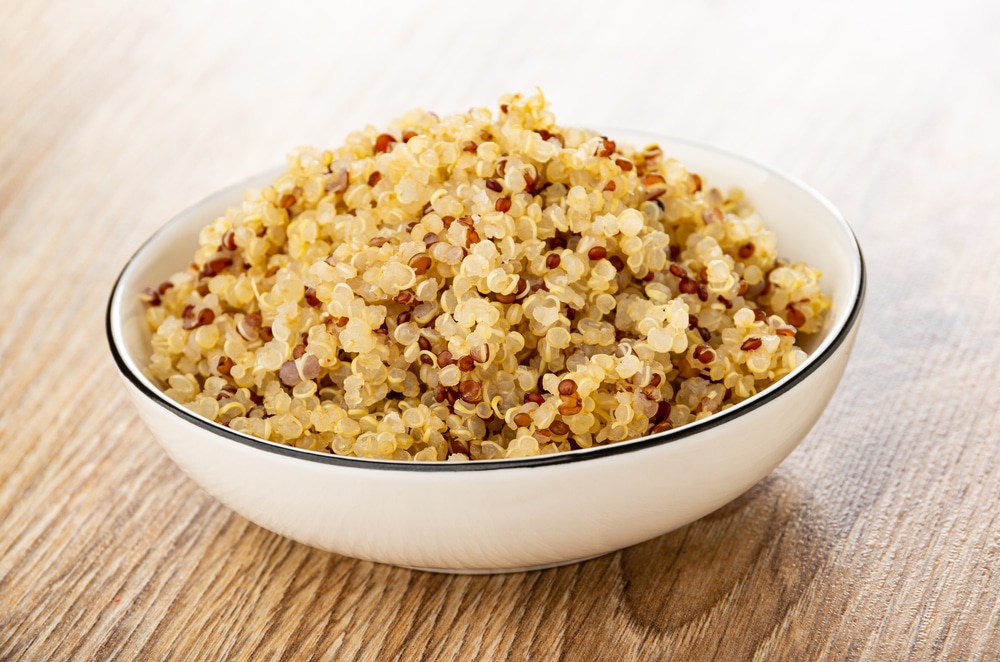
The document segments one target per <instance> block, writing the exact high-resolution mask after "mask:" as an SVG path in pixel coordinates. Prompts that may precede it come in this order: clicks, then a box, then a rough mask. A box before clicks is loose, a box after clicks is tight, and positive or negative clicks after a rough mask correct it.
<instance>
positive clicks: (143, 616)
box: [0, 0, 1000, 660]
mask: <svg viewBox="0 0 1000 662" xmlns="http://www.w3.org/2000/svg"><path fill="white" fill-rule="evenodd" d="M370 4H371V5H372V6H371V7H368V8H361V7H352V8H350V9H348V8H346V7H334V6H328V5H330V3H318V2H317V3H314V4H307V3H294V4H283V5H280V6H279V5H277V4H273V5H271V6H264V5H263V4H260V6H257V5H254V6H252V7H251V6H245V5H244V4H236V3H234V4H232V5H227V4H223V3H213V4H211V5H210V6H207V7H206V6H202V4H201V3H196V2H191V1H188V0H181V1H179V2H171V3H167V2H162V1H154V2H148V3H127V2H124V1H121V0H93V1H92V2H89V3H72V2H67V1H64V0H56V1H53V2H21V3H15V2H13V1H11V0H0V269H2V271H0V311H2V314H0V376H2V382H3V388H2V389H0V660H50V659H101V660H106V659H143V660H146V659H185V660H186V659H227V660H236V659H264V660H293V659H294V660H301V659H336V660H346V659H360V660H416V659H456V658H457V659H500V660H526V659H531V660H548V659H561V660H593V659H597V660H619V659H685V660H688V659H735V660H749V659H759V660H765V659H766V660H775V659H789V660H802V659H828V660H843V659H850V660H886V659H920V660H923V659H958V660H965V659H981V660H993V659H998V658H1000V605H998V597H1000V570H998V567H1000V522H998V517H997V511H998V504H1000V467H998V462H997V460H998V457H997V455H998V444H1000V413H998V412H1000V384H998V381H997V377H996V374H997V372H996V366H997V365H1000V343H998V342H997V338H998V337H1000V333H998V332H1000V295H998V294H997V284H998V283H1000V186H997V182H998V181H1000V159H997V157H996V155H997V154H998V153H1000V122H997V121H996V109H997V108H1000V41H998V40H997V39H996V38H995V35H996V31H997V29H998V28H1000V9H998V6H997V5H996V4H995V3H990V2H987V1H986V0H969V1H968V2H957V3H956V2H950V3H947V4H944V3H933V2H928V3H919V4H917V5H916V6H914V5H913V4H912V3H903V2H900V1H898V0H896V1H890V2H882V3H877V4H873V3H856V4H843V3H837V4H836V5H833V4H828V5H824V6H817V7H810V6H804V5H803V4H802V3H790V2H789V3H781V2H766V3H763V4H760V3H755V4H754V5H753V6H752V7H749V6H747V7H745V6H743V4H741V3H735V2H717V3H711V4H709V5H704V6H703V5H694V4H686V5H678V6H666V3H664V5H665V6H663V7H653V6H644V7H632V6H626V5H622V7H620V8H618V9H614V10H612V9H609V8H608V6H607V3H600V4H597V3H594V4H593V5H584V6H578V4H575V3H574V4H570V3H565V4H563V3H546V4H545V5H544V6H542V5H541V3H528V2H522V1H520V0H519V1H517V2H508V3H503V4H501V5H497V4H495V3H494V4H489V5H485V4H484V5H482V6H471V5H469V6H466V5H464V4H463V5H459V4H457V3H456V4H454V5H453V4H450V3H445V2H434V3H420V4H419V6H418V3H413V4H412V5H402V4H401V5H389V6H386V5H385V4H382V3H370ZM650 4H652V3H650ZM535 85H541V86H542V88H543V89H544V90H545V93H546V95H547V96H548V97H549V98H550V100H551V101H552V103H553V106H554V110H555V111H556V113H557V116H558V117H559V119H560V121H561V122H563V123H567V124H591V125H603V126H628V127H633V128H637V129H644V130H649V131H655V132H661V133H669V134H677V135H683V136H687V137H691V138H695V139H701V140H705V141H707V142H711V143H714V144H718V145H720V146H724V147H727V148H729V149H732V150H734V151H737V152H742V153H746V154H751V155H753V156H755V157H756V158H759V159H760V160H762V161H765V162H769V163H772V164H774V165H776V166H778V167H780V168H783V169H785V170H787V171H789V172H791V173H793V174H795V175H797V176H799V177H800V178H802V179H804V180H806V181H808V182H810V183H811V184H812V185H813V186H815V187H816V188H817V189H819V190H820V191H822V192H824V193H825V194H826V195H827V196H829V197H830V198H831V200H833V202H834V203H835V204H837V205H838V206H839V207H840V209H841V210H842V211H843V212H844V214H845V216H846V217H847V218H848V219H849V221H850V222H851V223H852V225H853V227H854V228H855V230H856V232H857V234H858V237H859V239H860V242H861V244H862V246H863V248H864V251H865V255H866V258H867V260H868V265H869V269H870V290H869V298H868V306H867V310H866V313H865V319H864V322H863V325H862V328H861V332H860V335H859V338H858V343H857V348H856V351H855V354H854V356H853V357H852V359H851V363H850V365H849V367H848V370H847V374H846V375H845V377H844V380H843V383H842V385H841V388H840V390H839V391H838V393H837V396H836V397H835V399H834V401H833V403H832V404H831V406H830V408H829V409H828V411H827V412H826V414H825V415H824V417H823V418H822V419H821V421H820V422H819V424H818V425H817V426H816V428H815V429H814V430H813V431H812V433H811V434H810V435H809V437H808V438H807V439H806V440H805V441H804V442H803V444H802V445H801V447H800V448H799V449H797V450H796V451H795V452H794V453H793V454H792V455H791V456H790V457H789V458H788V459H787V460H786V461H785V462H784V463H783V464H782V465H781V466H780V467H779V468H778V469H777V470H776V471H775V472H774V473H773V474H772V475H771V476H769V477H768V478H766V479H765V480H764V481H763V482H761V483H760V484H759V485H757V486H756V487H754V488H753V489H752V490H751V491H750V492H748V493H747V494H745V495H744V496H743V497H741V498H740V499H738V500H736V501H735V502H733V503H731V504H729V505H727V506H725V507H724V508H722V509H721V510H719V511H717V512H715V513H713V514H711V515H709V516H708V517H706V518H704V519H702V520H700V521H697V522H695V523H693V524H691V525H689V526H687V527H684V528H683V529H680V530H678V531H674V532H672V533H669V534H667V535H664V536H662V537H660V538H657V539H655V540H651V541H649V542H647V543H644V544H641V545H637V546H635V547H632V548H630V549H626V550H623V551H620V552H618V553H615V554H611V555H608V556H605V557H602V558H599V559H596V560H593V561H589V562H586V563H582V564H578V565H573V566H568V567H564V568H559V569H554V570H547V571H542V572H533V573H523V574H511V575H502V576H489V577H464V576H446V575H434V574H426V573H420V572H412V571H408V570H403V569H398V568H392V567H387V566H381V565H377V564H371V563H367V562H361V561H356V560H353V559H348V558H344V557H339V556H336V555H331V554H327V553H323V552H320V551H317V550H315V549H311V548H308V547H305V546H303V545H299V544H297V543H293V542H290V541H288V540H285V539H283V538H280V537H278V536H276V535H274V534H272V533H270V532H267V531H265V530H263V529H260V528H258V527H257V526H255V525H252V524H250V523H248V522H247V521H245V520H243V519H242V518H240V517H238V516H236V515H234V514H232V513H231V512H229V511H228V510H226V509H225V508H223V507H222V506H220V505H218V504H217V503H216V502H214V501H213V500H212V499H210V498H209V497H208V496H207V495H206V494H205V493H203V492H202V491H201V490H200V489H199V488H198V487H197V486H195V485H194V484H193V483H192V482H191V481H189V480H188V479H187V478H186V477H185V476H184V475H183V474H181V472H180V471H179V470H178V469H177V468H176V467H175V466H174V465H173V464H172V463H171V462H170V461H169V460H168V459H167V457H166V456H165V455H164V453H163V452H162V451H161V450H160V449H159V447H158V446H157V445H156V444H155V442H154V441H153V439H152V437H151V435H150V434H149V432H148V431H147V430H146V429H145V428H144V427H143V425H142V424H141V422H140V421H139V419H138V417H137V416H136V414H135V412H134V411H133V409H132V408H131V406H130V405H129V404H128V402H127V401H126V399H125V394H124V391H123V389H122V388H121V386H120V384H119V382H118V377H117V375H116V373H115V369H114V367H113V364H112V362H111V360H110V357H109V355H108V351H107V349H106V343H105V340H104V331H103V312H104V305H105V300H106V297H107V294H108V292H109V290H110V287H111V284H112V283H113V282H114V279H115V277H116V276H117V273H118V271H119V270H120V268H121V267H122V266H123V264H124V262H125V261H126V260H127V258H128V257H129V256H130V255H131V253H132V251H134V250H135V248H136V247H137V246H138V245H139V244H140V243H141V242H142V241H143V239H144V238H145V237H147V236H148V235H149V234H150V233H152V232H153V230H155V229H156V228H157V227H159V226H160V225H161V224H162V223H164V222H165V221H166V220H167V219H168V218H170V216H171V215H173V214H175V213H177V212H178V211H180V210H182V209H183V208H185V207H186V206H187V205H189V204H191V203H192V202H194V201H197V200H198V199H200V198H201V197H202V196H204V195H206V194H208V193H210V192H212V191H214V190H216V189H218V188H220V187H221V186H223V185H226V184H228V183H231V182H233V181H238V180H239V179H241V178H243V177H245V176H248V175H250V174H253V173H255V172H258V171H260V170H263V169H264V168H266V167H269V166H271V165H273V164H275V163H276V162H278V161H279V160H280V159H281V157H282V155H283V154H284V153H285V152H286V151H287V150H288V149H289V148H291V147H293V146H295V145H297V144H302V143H314V144H324V145H331V144H335V143H336V142H337V141H339V140H341V139H342V137H343V136H344V134H345V133H346V132H347V131H348V130H350V129H353V128H356V127H359V126H363V125H365V124H367V123H372V124H376V125H379V124H385V123H386V122H388V121H389V120H390V119H391V118H392V117H394V116H396V115H399V114H401V113H402V112H404V111H405V110H407V109H409V108H410V107H412V106H424V107H427V108H431V109H434V110H437V111H439V112H449V111H454V110H462V109H465V108H468V107H469V106H472V105H492V104H493V103H495V100H496V99H497V98H498V97H499V95H500V94H501V93H503V92H507V91H515V90H531V89H532V88H533V86H535Z"/></svg>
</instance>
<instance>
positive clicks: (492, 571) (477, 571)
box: [399, 550, 617, 575]
mask: <svg viewBox="0 0 1000 662" xmlns="http://www.w3.org/2000/svg"><path fill="white" fill-rule="evenodd" d="M615 551H617V550H614V551H611V552H602V553H600V554H593V555H591V556H584V557H581V558H578V559H570V560H568V561H556V562H555V563H540V564H538V565H526V566H519V567H515V568H424V567H420V566H414V565H402V566H399V567H401V568H406V569H407V570H419V571H421V572H438V573H442V574H446V575H506V574H511V573H515V572H532V571H534V570H548V569H550V568H561V567H563V566H565V565H573V564H574V563H583V562H584V561H589V560H591V559H596V558H598V557H601V556H605V555H606V554H614V552H615Z"/></svg>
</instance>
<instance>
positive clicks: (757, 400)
mask: <svg viewBox="0 0 1000 662" xmlns="http://www.w3.org/2000/svg"><path fill="white" fill-rule="evenodd" d="M684 142H689V141H684ZM699 146H702V145H699ZM716 151H720V152H721V150H716ZM721 153H723V154H727V153H726V152H721ZM739 158H741V159H742V158H743V157H739ZM743 160H745V161H749V160H748V159H743ZM750 162H751V163H753V164H754V165H757V166H759V167H763V168H764V169H765V170H767V171H768V172H769V173H773V174H775V175H778V176H780V177H782V178H784V179H786V180H788V181H790V182H792V183H794V184H796V185H797V186H800V187H802V188H805V189H807V190H808V191H810V192H811V193H812V194H813V195H814V196H816V197H817V198H819V199H820V200H821V201H823V202H826V199H825V198H823V197H822V196H820V195H819V194H818V193H816V192H815V191H813V190H812V189H811V188H809V187H808V186H805V185H804V184H802V183H801V182H799V181H798V180H796V179H794V178H792V177H790V176H788V175H785V174H784V173H780V172H778V171H776V170H774V169H772V168H770V167H767V166H763V165H761V164H758V163H756V162H754V161H750ZM211 197H214V194H213V195H212V196H209V198H211ZM207 199H208V198H206V200H207ZM204 202H205V200H202V201H201V202H199V203H197V204H195V205H192V207H190V208H189V209H193V208H195V207H198V206H200V205H201V204H203V203H204ZM827 205H828V206H829V207H830V208H831V209H833V210H834V211H835V212H836V210H835V209H834V208H833V207H832V205H829V203H827ZM184 213H186V212H182V213H181V214H178V215H177V216H175V217H174V218H175V219H176V218H178V217H180V216H183V215H184ZM836 215H837V216H838V217H839V218H841V219H842V217H841V216H840V214H839V212H837V213H836ZM172 222H173V221H170V222H168V223H167V224H166V225H164V226H163V227H162V228H160V230H158V231H157V232H155V233H154V234H153V235H152V236H151V237H150V238H149V239H147V240H146V241H145V242H144V243H143V244H142V246H140V247H139V248H138V249H137V250H136V252H135V253H134V254H133V255H132V257H131V258H129V261H128V262H127V263H126V264H125V267H124V268H123V269H122V271H121V273H120V274H119V275H118V278H117V279H116V280H115V284H114V287H112V289H111V296H110V297H109V298H108V305H107V309H106V311H105V319H104V322H105V333H106V334H107V338H108V345H109V347H110V349H111V356H112V357H113V358H114V361H115V365H117V366H118V370H119V371H120V372H121V373H122V375H124V376H125V378H126V379H127V380H128V381H129V382H130V383H131V384H132V385H133V386H135V387H136V388H137V389H139V391H140V392H141V393H142V394H143V395H145V396H146V397H148V398H150V399H151V400H152V401H153V402H155V403H157V404H158V405H160V406H161V407H163V408H165V409H167V410H168V411H170V412H172V413H174V414H176V415H178V416H180V417H181V418H182V419H183V420H185V421H187V422H188V423H191V424H193V425H195V426H197V427H199V428H202V429H203V430H206V431H208V432H211V433H213V434H217V435H219V436H221V437H224V438H226V439H229V440H232V441H235V442H238V443H240V444H243V445H245V446H250V447H251V448H256V449H257V450H261V451H264V452H267V453H275V454H278V455H284V456H286V457H294V458H297V459H301V460H306V461H309V462H316V463H319V464H331V465H336V466H342V467H353V468H357V469H378V470H384V471H420V472H452V471H495V470H500V469H532V468H537V467H549V466H554V465H560V464H569V463H572V462H583V461H587V460H596V459H598V458H602V457H609V456H612V455H621V454H624V453H635V452H638V451H641V450H644V449H647V448H652V447H654V446H660V445H663V444H668V443H673V442H675V441H679V440H681V439H686V438H687V437H690V436H692V435H695V434H698V433H700V432H703V431H705V430H710V429H712V428H714V427H716V426H719V425H723V424H724V423H727V422H729V421H731V420H733V419H734V418H737V417H739V416H743V415H744V414H747V413H749V412H751V411H754V410H755V409H758V408H760V407H763V406H764V405H766V404H769V403H770V402H772V401H773V400H775V399H777V398H778V397H780V396H781V395H782V394H783V393H785V392H787V391H789V390H791V389H792V388H794V387H795V386H796V385H798V384H800V383H801V382H802V381H804V380H805V379H806V378H807V377H809V375H811V374H812V373H813V372H815V371H816V370H817V369H818V368H819V367H820V366H821V365H823V364H824V363H826V361H827V360H828V359H829V358H830V357H831V356H833V355H834V354H835V353H836V351H837V348H839V347H840V346H841V345H842V344H843V343H844V341H845V340H846V339H847V337H848V336H849V335H850V333H851V330H852V329H853V328H854V326H855V325H856V324H857V322H858V318H859V317H860V315H861V310H862V307H863V304H864V299H865V290H866V287H867V270H866V268H865V260H864V255H863V254H862V252H861V247H860V245H858V242H857V237H856V236H855V235H854V232H853V231H852V230H851V229H850V227H849V226H848V227H847V230H848V232H849V233H850V236H851V238H852V239H854V244H855V248H856V249H857V251H858V262H859V268H860V273H859V279H858V289H857V292H855V293H854V301H853V304H852V307H851V311H850V314H849V315H848V317H847V320H846V321H845V322H844V325H843V326H842V327H841V329H840V331H839V332H838V333H837V335H836V336H835V337H834V338H833V340H832V341H831V342H830V344H829V345H827V347H826V348H825V349H824V350H823V351H822V353H820V354H815V355H812V356H810V357H809V359H808V362H807V364H806V365H805V367H803V368H802V369H800V370H799V371H798V372H795V373H793V374H792V375H789V376H788V377H785V378H783V379H781V381H779V382H777V383H776V384H774V385H772V386H770V387H768V388H767V389H766V390H764V391H763V392H761V393H758V394H757V395H755V396H754V397H752V398H750V399H748V400H745V401H744V402H742V403H740V404H739V405H737V406H735V407H732V408H730V409H727V410H725V411H723V412H720V413H718V414H713V415H712V416H709V417H708V418H705V419H702V420H700V421H697V422H695V423H690V424H688V425H685V426H683V427H680V428H677V429H675V430H669V431H667V432H663V433H661V434H657V435H652V436H648V437H640V438H639V439H632V440H629V441H620V442H616V443H613V444H610V445H608V446H599V447H595V448H589V449H581V450H575V451H568V452H565V453H553V454H550V455H537V456H534V457H525V458H512V459H501V460H475V461H468V462H406V461H398V460H370V459H366V458H359V457H345V456H342V455H334V454H332V453H330V454H327V453H319V452H315V451H308V450H304V449H301V448H295V447H293V446H286V445H284V444H279V443H277V442H272V441H266V440H264V439H258V438H257V437H251V436H249V435H245V434H242V433H239V432H236V431H234V430H231V429H229V428H227V427H225V426H222V425H219V424H218V423H215V422H212V421H209V420H208V419H205V418H202V417H200V416H198V415H197V414H195V413H194V412H192V411H190V410H188V409H187V408H185V407H183V406H181V405H179V404H178V403H176V402H174V401H173V400H171V399H169V398H167V397H166V396H165V395H164V394H163V393H162V392H161V391H159V390H157V389H153V388H150V387H149V386H148V385H147V383H146V382H145V381H144V380H143V379H141V378H140V377H139V376H138V375H136V374H135V373H134V372H133V371H132V370H131V369H130V367H129V366H128V364H127V363H126V362H125V360H124V358H123V357H122V355H121V352H120V351H119V349H118V346H117V344H116V343H115V339H114V334H113V331H112V321H111V311H112V307H113V304H114V299H115V296H116V294H118V288H119V285H120V283H121V280H122V277H123V276H124V275H125V272H127V271H128V269H129V267H130V266H131V265H132V263H133V262H134V261H135V260H136V258H137V257H138V255H139V254H140V253H142V252H143V250H144V249H145V248H146V247H147V246H149V245H150V244H152V243H153V242H155V241H156V239H157V238H158V237H159V235H160V234H161V233H162V232H163V231H164V230H166V228H167V227H169V226H170V225H171V224H172ZM845 225H846V222H845Z"/></svg>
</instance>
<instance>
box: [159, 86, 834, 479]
mask: <svg viewBox="0 0 1000 662" xmlns="http://www.w3.org/2000/svg"><path fill="white" fill-rule="evenodd" d="M199 244H200V246H199V248H198V249H197V252H196V253H195V254H194V258H193V261H192V262H191V264H190V265H189V266H188V267H187V269H185V270H183V271H180V272H178V273H177V274H175V275H174V276H172V277H171V278H170V279H169V280H168V281H166V282H164V283H162V284H160V285H159V286H154V287H151V288H148V289H147V290H145V291H144V292H143V293H142V298H143V300H144V301H145V302H146V303H147V319H148V322H149V325H150V328H151V330H152V356H151V358H150V362H149V370H150V372H151V373H152V375H153V376H154V377H155V378H156V379H158V380H160V381H161V383H162V385H163V387H164V389H165V393H166V395H167V396H169V397H170V398H172V399H173V400H175V401H177V402H178V403H181V404H183V405H184V406H185V407H187V408H189V409H190V410H191V411H193V412H195V413H197V414H200V415H201V416H203V417H205V418H207V419H210V420H212V421H216V422H218V423H219V424H221V425H224V426H227V427H229V428H231V429H233V430H236V431H239V432H242V433H245V434H249V435H253V436H255V437H260V438H262V439H268V440H271V441H274V442H279V443H282V444H288V445H292V446H296V447H299V448H304V449H309V450H313V451H320V452H329V453H336V454H338V455H353V456H359V457H366V458H381V459H392V460H421V461H426V460H453V461H454V460H459V461H463V460H485V459H497V458H511V457H525V456H532V455H540V454H546V453H556V452H562V451H569V450H572V449H577V448H589V447H592V446H599V445H604V444H610V443H615V442H620V441H623V440H626V439H633V438H636V437H641V436H644V435H648V434H654V433H659V432H663V431H666V430H670V429H673V428H677V427H680V426H682V425H686V424H688V423H691V422H693V421H696V420H700V419H702V418H705V417H707V416H711V415H712V414H714V413H717V412H719V411H722V410H724V409H726V408H728V407H731V406H733V405H734V404H737V403H739V402H741V401H742V400H745V399H746V398H749V397H750V396H752V395H754V394H755V393H758V392H760V391H761V390H762V389H765V388H767V387H768V386H770V385H771V384H773V383H775V382H776V381H777V380H779V379H781V378H782V377H783V376H784V375H786V374H788V373H789V372H790V371H792V370H793V369H795V367H796V366H798V365H799V364H801V363H802V361H803V360H804V359H805V358H806V354H805V352H804V351H803V350H802V349H801V348H799V347H798V346H796V344H795V341H796V336H797V335H798V334H800V333H810V332H814V331H816V330H818V329H819V328H820V326H821V324H822V319H823V317H824V314H825V311H827V310H828V309H829V307H830V300H829V299H828V297H826V296H824V295H823V293H822V292H821V290H820V287H819V277H820V274H819V272H818V271H816V270H815V269H812V268H810V267H808V266H806V265H805V264H802V263H795V264H789V263H788V262H787V261H785V260H782V259H780V258H779V257H778V255H777V252H776V242H775V236H774V234H772V233H771V232H770V231H769V230H767V228H766V227H765V226H764V223H763V222H762V220H761V218H760V217H759V216H758V215H757V214H756V213H755V212H754V211H753V209H752V207H751V206H750V204H749V203H748V201H747V200H745V199H744V196H743V194H742V192H741V191H739V190H737V189H732V190H729V191H725V192H724V191H721V190H719V189H717V188H713V187H712V186H711V183H710V182H708V181H705V179H703V178H702V177H700V176H699V175H697V174H695V173H693V172H689V171H688V170H687V169H685V167H684V166H683V165H682V164H680V163H678V162H677V161H675V160H672V159H670V158H667V157H666V155H664V154H663V153H662V151H661V150H660V148H659V147H658V146H656V145H649V146H647V147H645V148H644V149H642V150H641V151H637V150H635V149H632V148H630V147H628V146H626V145H623V144H619V143H617V142H616V141H615V140H614V139H613V138H612V137H607V136H602V135H598V134H596V133H593V132H590V131H586V130H582V129H574V128H566V127H561V126H558V125H557V124H556V123H555V118H554V116H553V114H552V113H551V112H550V110H549V109H548V107H547V104H546V102H545V100H544V98H543V97H542V96H541V93H539V94H538V95H537V96H528V97H526V96H522V95H507V96H505V97H503V98H502V99H501V100H500V107H499V113H498V114H496V115H494V114H493V113H492V112H491V111H490V110H487V109H485V108H477V109H473V110H470V111H469V112H467V113H463V114H456V115H451V116H448V117H438V116H437V115H435V114H434V113H430V112H426V111H422V110H415V111H412V112H410V113H408V114H406V115H405V116H404V117H402V118H401V119H399V120H397V121H395V122H394V123H392V124H391V125H390V126H389V128H388V129H387V130H385V131H380V130H377V129H375V128H372V127H368V128H366V129H365V130H363V131H358V132H354V133H351V134H350V135H348V136H347V139H346V142H345V144H344V145H343V146H342V147H339V148H337V149H335V150H320V149H316V148H313V147H303V148H299V149H297V150H295V151H293V152H292V153H291V154H290V155H289V157H288V169H287V171H286V172H284V173H283V174H281V175H280V176H278V177H277V179H276V180H275V181H274V182H273V184H271V185H270V186H269V187H267V188H265V189H263V190H260V191H248V192H247V193H246V195H245V198H244V202H243V203H242V205H240V206H238V207H233V208H230V209H228V210H227V211H226V213H225V215H224V216H220V217H219V218H217V219H216V220H215V221H214V222H212V223H211V224H210V225H208V226H207V227H205V228H204V229H203V230H202V231H201V234H200V237H199Z"/></svg>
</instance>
